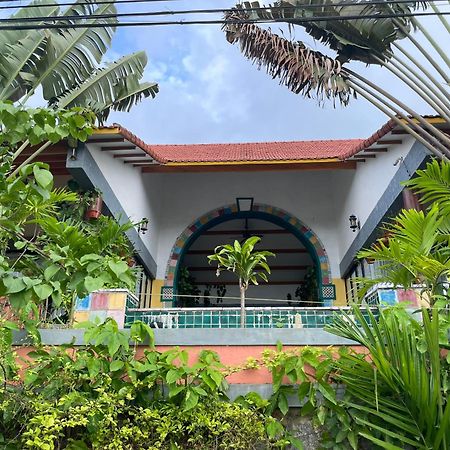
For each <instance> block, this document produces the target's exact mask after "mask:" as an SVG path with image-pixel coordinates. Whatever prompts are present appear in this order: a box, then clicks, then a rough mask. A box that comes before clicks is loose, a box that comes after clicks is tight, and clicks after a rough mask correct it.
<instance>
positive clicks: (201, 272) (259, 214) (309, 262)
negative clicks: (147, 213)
mask: <svg viewBox="0 0 450 450" xmlns="http://www.w3.org/2000/svg"><path fill="white" fill-rule="evenodd" d="M246 235H261V236H262V242H261V246H260V247H261V248H260V249H269V250H273V251H274V253H276V254H277V257H276V258H275V259H272V260H271V261H270V264H269V265H270V266H271V267H272V268H273V269H274V270H273V272H272V275H271V277H270V279H269V284H268V285H263V284H261V285H260V286H258V287H257V296H256V297H255V296H254V291H255V290H253V291H251V289H252V288H250V289H249V292H248V294H249V295H248V297H249V301H248V305H249V306H251V305H253V306H288V305H289V306H290V305H291V304H293V305H295V306H301V304H299V303H296V302H297V301H298V299H299V298H300V297H296V294H299V290H300V288H301V286H304V285H305V283H304V280H305V276H306V275H307V274H309V281H308V282H309V283H311V280H310V279H311V274H312V268H313V269H314V271H313V273H314V278H315V284H314V289H315V290H316V292H317V296H316V299H317V300H318V304H323V303H326V304H329V303H330V302H329V300H330V299H332V298H333V297H334V287H333V286H332V285H331V284H330V283H331V274H330V265H329V260H328V256H327V254H326V251H325V249H324V247H323V245H322V243H321V242H320V240H319V238H318V237H317V236H316V235H315V234H314V233H313V231H312V230H311V229H310V228H308V227H307V226H306V225H305V224H303V223H302V222H301V221H300V220H299V219H297V218H296V217H294V216H292V215H291V214H289V213H288V212H286V211H284V210H282V209H279V208H276V207H273V206H269V205H264V204H255V205H254V206H253V209H252V211H247V212H242V211H238V210H237V207H236V205H229V206H224V207H221V208H218V209H215V210H213V211H210V212H209V213H207V214H205V215H204V216H202V217H200V218H199V219H197V220H196V221H195V222H193V223H192V224H190V225H189V226H188V227H187V228H186V229H185V230H184V231H183V233H182V234H181V235H180V236H179V237H178V239H177V240H176V242H175V245H174V246H173V248H172V251H171V255H170V259H169V262H168V265H167V269H166V276H165V287H166V288H170V287H173V289H174V292H175V293H177V286H178V283H179V281H180V273H181V270H182V267H185V266H192V267H191V276H192V277H193V278H194V277H195V278H196V283H197V284H198V290H199V297H200V298H202V299H203V300H201V301H200V302H197V303H199V306H209V305H205V298H206V292H205V291H207V290H208V289H209V293H210V295H211V297H212V298H214V299H215V300H216V302H217V301H219V300H218V291H217V289H221V288H222V289H223V288H225V289H226V294H225V297H231V298H229V299H226V301H224V300H222V301H221V305H220V306H227V305H229V306H235V304H234V302H233V297H234V296H236V297H237V295H236V294H237V292H238V291H237V290H236V280H235V279H234V278H233V274H228V276H225V277H224V276H223V275H221V276H220V278H216V277H215V273H214V266H208V263H207V258H206V256H207V254H211V253H212V252H213V250H214V247H215V246H216V245H219V244H224V243H228V242H233V241H234V239H238V240H241V239H243V238H244V237H245V236H246ZM198 261H201V262H198ZM183 270H184V269H183ZM208 271H209V273H208ZM294 271H295V273H294ZM197 277H198V278H197ZM294 277H295V278H294ZM219 286H221V288H220V287H219ZM234 291H236V292H234ZM330 293H331V294H332V295H330ZM252 298H253V299H255V300H254V301H252V300H251V299H252ZM257 299H267V300H264V301H263V300H257ZM270 299H273V302H271V301H270ZM283 300H284V301H285V302H284V304H283ZM289 300H292V301H291V302H290V301H289ZM236 303H237V300H236ZM189 306H193V305H192V304H190V305H189ZM305 306H308V305H305Z"/></svg>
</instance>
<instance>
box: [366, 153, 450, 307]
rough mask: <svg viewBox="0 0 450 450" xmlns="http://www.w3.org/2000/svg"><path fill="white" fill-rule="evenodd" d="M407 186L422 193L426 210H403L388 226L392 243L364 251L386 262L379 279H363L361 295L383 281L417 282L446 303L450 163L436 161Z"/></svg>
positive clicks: (433, 299)
mask: <svg viewBox="0 0 450 450" xmlns="http://www.w3.org/2000/svg"><path fill="white" fill-rule="evenodd" d="M405 184H406V185H407V186H408V188H410V189H412V190H413V191H414V192H416V193H418V194H419V195H420V196H421V202H422V204H423V206H424V209H425V210H424V211H417V210H414V209H410V210H403V211H402V212H401V213H400V214H399V215H398V216H397V217H396V218H395V219H394V220H393V221H392V223H391V224H387V225H386V229H387V231H388V234H389V236H390V237H389V239H388V241H387V242H385V241H383V240H379V241H377V242H376V243H375V244H374V245H373V246H372V248H370V249H367V250H363V251H361V252H360V253H359V255H358V256H359V257H360V258H369V259H371V260H374V261H380V262H381V267H380V276H379V277H377V278H375V279H373V280H364V279H363V280H361V285H362V288H363V289H362V290H361V294H362V295H363V294H364V293H365V292H366V291H367V289H369V288H370V287H371V286H373V285H374V284H377V283H380V282H388V283H392V285H393V286H398V287H402V288H404V289H407V288H410V287H412V286H416V287H418V288H419V289H421V293H422V298H423V300H424V301H425V302H427V303H428V302H430V303H431V304H435V303H437V305H438V306H439V305H440V306H441V307H442V306H445V305H446V304H448V303H449V297H448V292H447V288H446V286H447V284H446V280H447V278H448V276H449V275H450V221H449V220H450V219H449V218H450V200H449V199H450V196H449V194H450V164H449V163H447V162H444V161H442V162H438V161H433V162H430V163H428V164H427V167H426V168H425V169H424V170H418V171H417V173H416V176H415V177H414V178H412V179H411V180H410V181H408V182H406V183H405Z"/></svg>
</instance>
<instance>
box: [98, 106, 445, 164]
mask: <svg viewBox="0 0 450 450" xmlns="http://www.w3.org/2000/svg"><path fill="white" fill-rule="evenodd" d="M423 117H424V118H425V119H426V120H427V121H428V122H430V123H436V124H440V123H445V120H444V119H442V118H441V117H439V116H433V115H428V116H423ZM397 127H398V124H397V123H396V121H395V120H393V119H390V120H389V121H388V122H387V123H385V124H384V125H383V126H382V127H381V128H380V129H378V130H377V131H376V132H375V133H373V134H372V135H371V136H370V137H368V138H367V139H364V140H361V139H346V140H345V139H343V140H328V141H327V140H320V139H318V140H316V141H298V143H299V144H300V142H308V143H309V144H310V143H311V142H323V143H325V144H326V143H330V144H331V143H334V144H336V142H339V141H341V142H344V141H347V142H349V143H351V141H355V144H354V147H353V148H351V149H350V150H349V151H347V152H346V153H343V154H342V153H341V154H336V155H334V156H333V155H331V156H330V157H327V156H325V157H322V158H316V159H314V158H303V159H298V158H297V159H286V158H283V159H248V160H244V159H236V160H225V161H223V160H219V159H217V160H209V161H190V160H187V161H172V160H170V159H168V158H167V157H165V156H164V155H162V154H161V152H159V151H158V147H164V145H154V146H150V145H149V144H146V143H145V142H144V141H143V140H142V139H140V138H138V137H137V136H136V135H135V134H133V133H132V132H131V131H129V130H128V129H126V128H124V127H122V126H121V125H120V124H117V123H114V124H113V125H112V126H109V127H101V128H98V129H96V130H95V132H94V134H95V135H107V134H118V135H120V136H122V138H123V139H125V140H127V141H129V142H130V143H131V144H134V145H135V146H136V147H138V148H140V149H141V150H142V151H143V152H145V153H146V154H147V155H149V156H151V158H152V159H153V160H154V161H155V162H156V163H157V164H160V165H164V166H172V167H173V166H177V167H181V166H218V165H221V166H226V165H267V164H271V165H272V164H287V163H297V164H307V163H330V162H339V161H346V160H348V159H350V158H353V160H355V161H356V159H355V157H356V156H357V155H358V156H359V153H361V152H363V151H367V150H368V151H370V147H371V146H372V145H374V144H376V143H377V142H379V141H380V140H381V139H382V138H383V137H385V136H386V135H387V134H389V133H390V132H392V131H393V130H394V129H395V128H397ZM105 142H106V139H105ZM248 144H249V145H254V144H258V143H248ZM260 144H265V145H267V144H275V142H270V143H267V142H266V143H260ZM280 144H288V143H287V142H280ZM208 145H212V146H220V145H221V144H192V147H196V148H199V147H202V146H208ZM224 145H227V146H232V145H233V144H224ZM236 145H244V144H242V143H239V144H236ZM178 146H179V147H180V148H185V147H186V144H178V145H173V146H170V147H178ZM375 150H376V149H374V151H375ZM360 156H361V158H365V157H368V155H367V154H363V155H360ZM361 161H363V159H361Z"/></svg>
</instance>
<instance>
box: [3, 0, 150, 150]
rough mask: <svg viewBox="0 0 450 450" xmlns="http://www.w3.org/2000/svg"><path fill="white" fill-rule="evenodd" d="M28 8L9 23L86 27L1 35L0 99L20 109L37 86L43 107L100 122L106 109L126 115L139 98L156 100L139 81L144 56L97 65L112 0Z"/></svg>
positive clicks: (105, 44)
mask: <svg viewBox="0 0 450 450" xmlns="http://www.w3.org/2000/svg"><path fill="white" fill-rule="evenodd" d="M30 5H33V8H27V7H26V6H25V7H23V8H21V9H19V10H18V12H17V13H15V14H13V15H12V16H11V17H10V18H9V20H13V21H14V22H13V23H14V24H17V25H20V24H23V23H27V22H29V21H30V20H32V21H33V23H36V26H38V25H42V24H45V23H47V22H48V20H49V19H48V20H47V18H50V17H51V18H52V20H54V19H53V18H54V17H57V22H60V23H64V24H65V25H67V24H69V25H70V24H71V23H75V21H76V23H77V25H80V24H86V27H85V28H83V27H80V28H73V29H71V28H66V27H64V28H49V29H33V30H5V31H3V32H2V33H1V36H0V101H5V100H10V101H13V102H19V103H20V104H21V105H26V104H27V102H28V101H29V99H30V98H31V97H32V96H33V95H34V94H36V92H37V91H38V89H40V88H41V89H42V96H43V98H44V100H45V102H46V106H48V107H51V108H54V109H58V108H59V109H70V108H72V107H76V106H81V107H86V108H89V109H90V110H91V111H93V112H94V113H95V114H96V116H97V119H98V121H99V123H103V122H104V121H105V120H106V119H107V118H108V115H109V113H110V112H111V111H129V110H130V109H131V108H132V106H133V105H134V104H136V103H138V102H140V101H141V100H142V99H144V98H147V97H152V98H154V97H155V96H156V94H157V93H158V85H157V84H156V83H153V82H142V81H141V79H142V78H143V76H144V70H145V67H146V64H147V56H146V54H145V52H143V51H140V52H136V53H132V54H130V55H126V56H124V57H122V58H119V59H118V60H117V61H112V62H105V63H102V60H104V57H105V54H106V52H107V50H108V49H109V47H110V46H111V41H112V38H113V36H114V33H115V31H116V23H117V19H116V18H115V17H114V14H115V13H116V12H117V10H116V7H115V6H114V1H111V2H107V3H105V4H101V5H97V4H95V2H85V1H83V0H78V1H76V2H74V3H73V4H72V5H70V6H68V7H67V8H65V9H63V8H62V7H61V6H59V5H58V2H55V1H54V0H34V1H33V2H32V3H30ZM35 6H36V7H35ZM80 16H87V18H84V19H79V17H80ZM89 25H95V27H89ZM99 25H101V26H99ZM37 155H38V153H36V155H34V156H37Z"/></svg>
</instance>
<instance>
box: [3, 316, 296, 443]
mask: <svg viewBox="0 0 450 450" xmlns="http://www.w3.org/2000/svg"><path fill="white" fill-rule="evenodd" d="M84 326H86V327H87V331H86V333H85V345H84V346H78V347H76V348H75V347H74V346H73V345H68V346H65V347H61V348H50V349H43V348H42V349H41V348H40V349H37V350H36V351H34V352H32V353H30V354H29V357H30V358H31V361H30V362H29V365H28V367H27V368H26V369H25V370H24V374H23V375H24V381H21V379H20V378H17V377H16V376H15V374H14V373H11V372H10V373H9V374H8V376H7V378H6V379H5V378H4V379H3V380H1V381H2V384H1V387H0V394H1V395H0V411H1V414H0V445H1V446H2V448H5V449H9V450H16V449H17V450H18V449H47V450H53V449H72V450H75V449H79V450H81V449H84V450H86V449H123V448H129V449H134V448H154V449H167V450H169V449H170V450H174V449H198V450H199V449H224V450H225V449H254V448H267V449H269V448H285V447H286V446H287V445H290V444H294V445H295V446H296V448H301V447H300V445H301V444H300V443H299V442H298V441H297V440H296V439H295V438H293V437H292V436H290V435H289V434H288V433H286V430H285V429H284V427H283V426H282V425H281V423H279V422H278V421H277V420H276V419H274V418H272V417H270V416H268V415H266V414H265V413H264V411H263V410H264V403H262V404H261V402H247V403H246V404H245V405H244V404H243V403H239V402H236V403H234V402H230V401H229V400H228V399H227V398H226V396H225V389H226V387H227V384H226V381H225V376H224V373H223V366H222V364H221V363H220V361H219V359H218V356H217V355H216V354H215V353H214V352H212V351H209V350H204V351H202V352H201V353H200V355H199V357H198V361H197V362H196V363H194V364H192V365H189V363H188V357H189V355H188V353H187V352H186V350H180V349H177V348H175V349H172V350H169V351H166V352H163V353H161V352H158V351H156V350H154V349H153V348H152V346H153V333H152V330H151V329H150V328H149V327H148V326H147V325H145V324H143V323H141V322H135V323H134V324H133V325H132V326H131V329H130V330H129V334H128V333H127V332H125V331H120V330H118V329H117V324H116V323H115V322H114V321H112V320H111V319H109V320H107V321H106V322H105V323H104V324H102V325H99V326H96V325H94V324H89V323H88V324H85V325H84ZM130 338H131V339H132V340H133V341H134V342H135V343H136V344H137V343H140V344H143V343H145V342H147V343H148V345H149V346H150V348H148V347H147V349H145V350H144V353H143V355H142V354H141V356H140V357H138V356H137V352H136V346H133V347H132V346H130V344H129V339H130ZM2 363H3V360H0V365H2Z"/></svg>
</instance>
